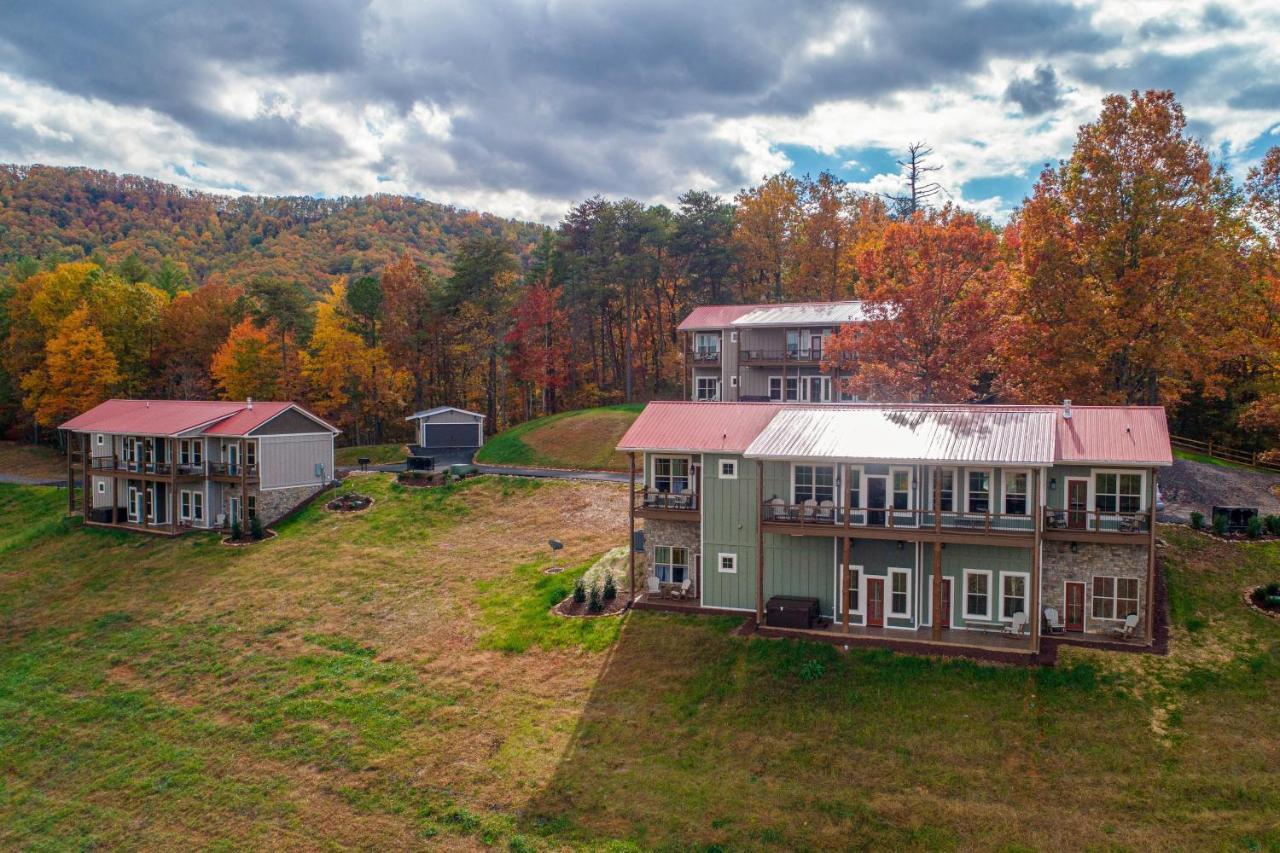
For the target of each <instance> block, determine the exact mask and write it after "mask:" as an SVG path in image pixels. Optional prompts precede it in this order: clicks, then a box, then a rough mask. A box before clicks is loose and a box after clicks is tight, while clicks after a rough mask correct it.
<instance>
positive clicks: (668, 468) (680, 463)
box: [653, 456, 689, 495]
mask: <svg viewBox="0 0 1280 853" xmlns="http://www.w3.org/2000/svg"><path fill="white" fill-rule="evenodd" d="M653 490H654V491H655V492H670V493H671V494H676V495H678V494H682V493H684V492H687V491H689V460H688V459H683V458H680V457H676V456H657V457H654V460H653Z"/></svg>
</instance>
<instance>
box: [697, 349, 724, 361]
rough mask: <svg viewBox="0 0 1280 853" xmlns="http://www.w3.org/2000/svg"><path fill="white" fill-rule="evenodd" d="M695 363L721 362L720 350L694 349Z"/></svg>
mask: <svg viewBox="0 0 1280 853" xmlns="http://www.w3.org/2000/svg"><path fill="white" fill-rule="evenodd" d="M693 363H694V364H719V363H720V350H718V349H714V350H713V349H699V350H694V351H693Z"/></svg>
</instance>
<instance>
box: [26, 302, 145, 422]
mask: <svg viewBox="0 0 1280 853" xmlns="http://www.w3.org/2000/svg"><path fill="white" fill-rule="evenodd" d="M120 378H121V377H120V371H119V370H118V369H117V366H116V357H115V355H114V354H113V353H112V352H111V349H110V347H108V346H107V341H106V338H105V337H103V334H102V332H100V331H98V328H97V327H96V326H94V325H93V323H92V322H91V321H90V319H89V309H88V308H87V307H85V306H83V305H82V306H81V307H79V308H76V309H75V310H73V311H72V312H71V313H70V314H68V315H67V316H66V317H65V318H64V319H63V321H62V322H61V323H60V324H59V326H58V331H57V333H56V334H55V335H54V336H53V337H52V338H50V339H49V341H48V343H46V344H45V347H44V361H43V363H42V364H41V365H40V367H39V368H37V369H35V370H32V371H31V372H29V373H27V374H26V375H25V376H23V378H22V388H23V390H24V391H25V392H26V393H27V398H26V400H25V405H26V406H27V408H28V410H29V411H30V412H31V413H32V414H34V415H35V419H36V422H37V423H39V424H40V425H41V426H44V427H55V426H57V425H58V424H60V423H62V422H63V421H65V420H67V419H69V418H71V417H74V416H75V415H78V414H80V413H81V412H83V411H85V410H86V409H91V408H93V407H94V406H96V405H98V404H99V403H101V402H102V401H103V400H106V399H107V398H109V397H110V396H111V394H112V392H113V391H114V390H115V389H116V386H117V385H119V383H120Z"/></svg>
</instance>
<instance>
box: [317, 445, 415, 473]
mask: <svg viewBox="0 0 1280 853" xmlns="http://www.w3.org/2000/svg"><path fill="white" fill-rule="evenodd" d="M408 455H409V450H408V448H406V447H405V446H404V445H403V444H361V445H355V446H352V447H336V448H334V451H333V459H334V464H335V465H337V466H338V467H340V468H354V467H355V466H356V465H358V464H360V459H362V458H363V459H368V460H369V464H371V465H385V464H388V463H391V462H403V461H404V458H405V457H406V456H408Z"/></svg>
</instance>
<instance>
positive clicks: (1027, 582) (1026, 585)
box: [996, 485, 1031, 622]
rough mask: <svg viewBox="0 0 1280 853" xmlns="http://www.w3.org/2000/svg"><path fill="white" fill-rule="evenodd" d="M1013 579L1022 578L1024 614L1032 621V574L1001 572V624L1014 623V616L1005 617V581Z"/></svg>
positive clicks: (999, 611)
mask: <svg viewBox="0 0 1280 853" xmlns="http://www.w3.org/2000/svg"><path fill="white" fill-rule="evenodd" d="M1027 488H1030V485H1028V486H1027ZM1012 577H1019V578H1022V590H1023V596H1022V612H1023V613H1024V614H1025V615H1026V617H1027V620H1028V621H1030V619H1031V614H1030V613H1027V608H1028V607H1030V606H1031V573H1030V572H1001V573H1000V605H999V608H1000V609H999V610H997V611H996V612H997V613H999V614H1000V621H1001V622H1012V621H1013V617H1012V616H1005V615H1004V579H1005V578H1012Z"/></svg>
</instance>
